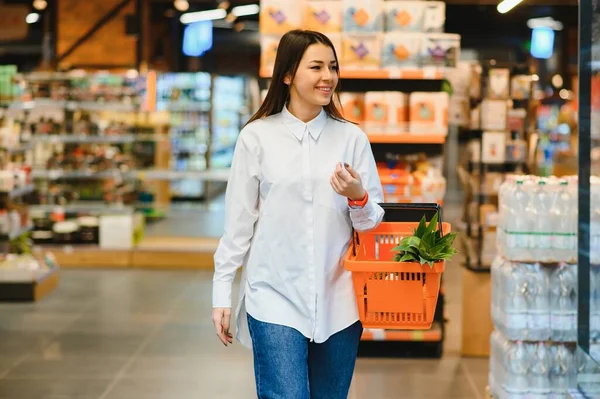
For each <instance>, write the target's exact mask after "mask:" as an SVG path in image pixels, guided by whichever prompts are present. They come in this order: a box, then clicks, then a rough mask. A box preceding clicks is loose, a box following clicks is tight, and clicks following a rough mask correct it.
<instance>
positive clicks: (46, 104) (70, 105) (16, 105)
mask: <svg viewBox="0 0 600 399" xmlns="http://www.w3.org/2000/svg"><path fill="white" fill-rule="evenodd" d="M34 108H58V109H61V108H62V109H68V110H72V111H74V110H88V111H121V112H133V111H135V110H136V109H137V108H138V107H137V106H136V105H133V104H123V103H116V102H115V103H99V102H94V101H65V100H52V99H36V100H33V101H18V102H13V103H11V104H10V105H9V109H14V110H31V109H34Z"/></svg>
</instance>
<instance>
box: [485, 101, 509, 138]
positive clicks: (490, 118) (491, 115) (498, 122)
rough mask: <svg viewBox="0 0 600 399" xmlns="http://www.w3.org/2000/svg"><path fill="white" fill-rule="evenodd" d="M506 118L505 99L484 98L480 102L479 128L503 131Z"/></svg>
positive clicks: (506, 105)
mask: <svg viewBox="0 0 600 399" xmlns="http://www.w3.org/2000/svg"><path fill="white" fill-rule="evenodd" d="M507 120H508V104H507V103H506V100H491V99H487V98H486V99H485V100H483V101H482V102H481V129H483V130H495V131H505V130H506V124H507Z"/></svg>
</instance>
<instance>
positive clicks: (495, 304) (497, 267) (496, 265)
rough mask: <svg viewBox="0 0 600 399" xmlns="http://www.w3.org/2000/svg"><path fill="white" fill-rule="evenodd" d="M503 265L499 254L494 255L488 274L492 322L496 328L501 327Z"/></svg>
mask: <svg viewBox="0 0 600 399" xmlns="http://www.w3.org/2000/svg"><path fill="white" fill-rule="evenodd" d="M503 265H504V259H503V258H502V257H501V256H496V257H495V258H494V261H493V262H492V266H491V268H490V275H491V279H492V294H491V298H492V303H491V305H492V306H491V315H492V323H493V324H494V326H496V328H499V329H503V327H502V317H501V313H502V306H501V301H502V298H503V297H504V295H505V293H504V291H503V289H504V288H503V286H502V285H503V283H504V281H503V279H502V266H503Z"/></svg>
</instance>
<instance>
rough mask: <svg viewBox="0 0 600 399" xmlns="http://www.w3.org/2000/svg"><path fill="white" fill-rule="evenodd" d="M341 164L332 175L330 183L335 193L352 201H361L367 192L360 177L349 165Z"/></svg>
mask: <svg viewBox="0 0 600 399" xmlns="http://www.w3.org/2000/svg"><path fill="white" fill-rule="evenodd" d="M344 165H345V166H346V167H345V168H344V166H342V164H341V163H339V162H338V164H337V165H336V167H335V172H333V174H332V175H331V178H330V179H329V182H330V183H331V187H333V189H334V191H335V192H336V193H338V194H339V195H343V196H344V197H347V198H349V199H350V200H352V201H359V200H361V199H363V198H364V197H365V194H366V191H365V189H364V188H363V186H362V182H361V181H360V176H359V175H358V173H356V171H355V170H354V169H352V167H351V166H350V165H348V164H344Z"/></svg>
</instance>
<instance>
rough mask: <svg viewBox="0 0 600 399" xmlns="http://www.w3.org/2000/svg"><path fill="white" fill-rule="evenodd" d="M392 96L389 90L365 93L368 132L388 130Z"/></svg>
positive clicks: (366, 128) (378, 132)
mask: <svg viewBox="0 0 600 399" xmlns="http://www.w3.org/2000/svg"><path fill="white" fill-rule="evenodd" d="M389 100H390V96H388V93H387V92H381V91H368V92H366V93H365V125H364V126H365V130H366V131H367V132H368V134H381V133H384V132H385V131H386V130H388V124H389V120H390V102H389Z"/></svg>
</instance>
